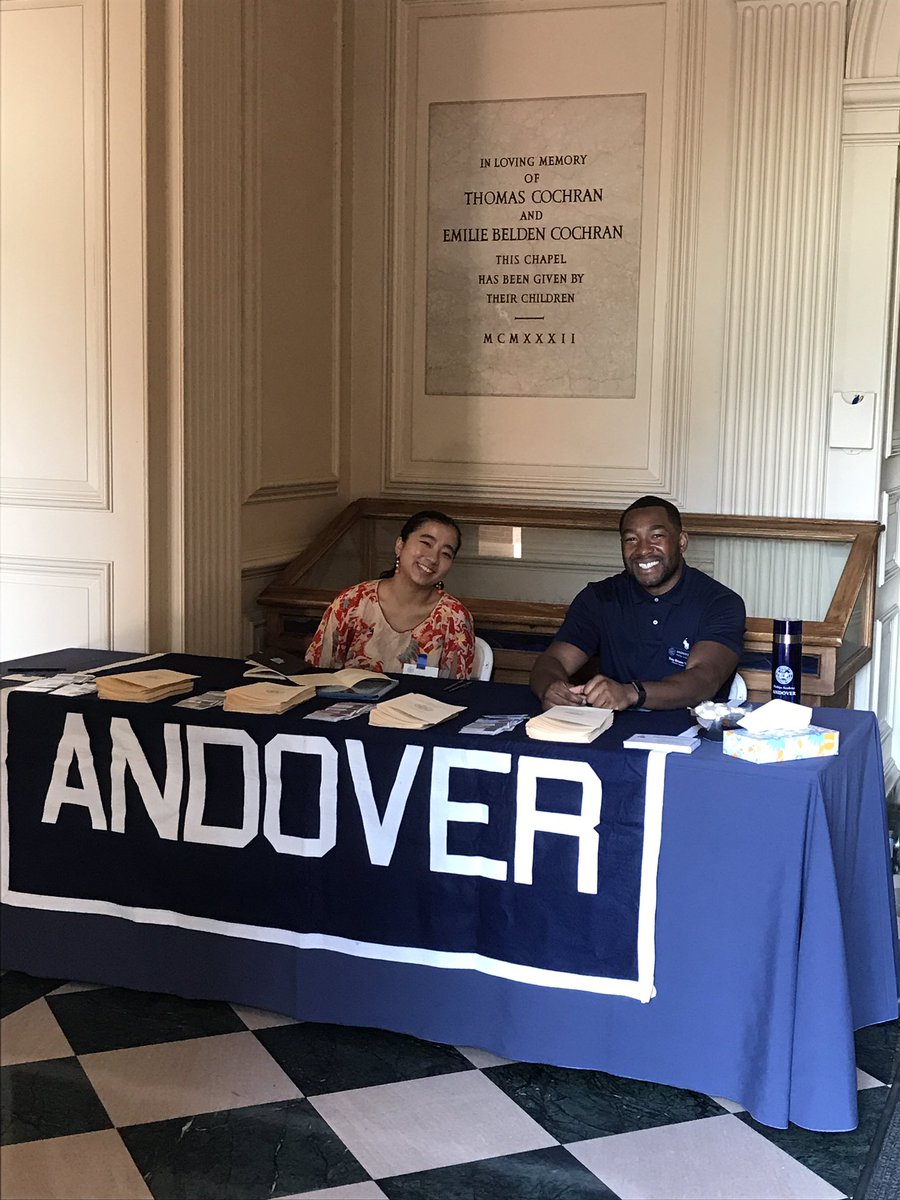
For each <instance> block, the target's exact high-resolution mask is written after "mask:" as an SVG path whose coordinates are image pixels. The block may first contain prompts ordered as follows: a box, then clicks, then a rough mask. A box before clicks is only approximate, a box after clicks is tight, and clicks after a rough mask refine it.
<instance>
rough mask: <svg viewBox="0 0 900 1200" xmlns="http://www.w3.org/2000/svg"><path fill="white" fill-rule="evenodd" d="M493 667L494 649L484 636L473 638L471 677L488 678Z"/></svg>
mask: <svg viewBox="0 0 900 1200" xmlns="http://www.w3.org/2000/svg"><path fill="white" fill-rule="evenodd" d="M493 669H494V651H493V650H492V649H491V648H490V646H489V645H488V644H487V642H486V641H485V640H484V638H480V637H477V638H476V639H475V655H474V658H473V660H472V678H473V679H490V677H491V672H492V671H493Z"/></svg>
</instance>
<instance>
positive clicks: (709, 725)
mask: <svg viewBox="0 0 900 1200" xmlns="http://www.w3.org/2000/svg"><path fill="white" fill-rule="evenodd" d="M716 708H717V709H722V710H723V711H721V712H716V713H715V714H714V715H708V714H705V713H701V712H698V711H697V709H696V708H692V709H691V713H692V715H693V717H694V720H695V721H696V722H697V724H698V725H699V726H700V729H701V733H702V736H703V737H705V738H708V739H709V740H710V741H712V742H721V740H722V735H723V734H724V732H725V730H726V729H736V728H737V726H738V723H739V722H740V720H741V718H742V717H745V716H746V715H747V713H748V712H749V711H750V708H749V706H748V705H728V706H727V707H726V706H725V705H723V704H719V705H716Z"/></svg>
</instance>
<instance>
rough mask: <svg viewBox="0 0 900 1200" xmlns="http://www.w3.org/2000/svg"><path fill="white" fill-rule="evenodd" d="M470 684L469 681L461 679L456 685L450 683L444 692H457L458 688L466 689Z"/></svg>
mask: <svg viewBox="0 0 900 1200" xmlns="http://www.w3.org/2000/svg"><path fill="white" fill-rule="evenodd" d="M471 682H472V681H471V679H461V680H460V681H459V682H458V683H451V684H450V686H449V687H448V688H446V689H445V690H446V691H448V692H457V691H459V689H460V688H464V687H468V686H469V684H470V683H471Z"/></svg>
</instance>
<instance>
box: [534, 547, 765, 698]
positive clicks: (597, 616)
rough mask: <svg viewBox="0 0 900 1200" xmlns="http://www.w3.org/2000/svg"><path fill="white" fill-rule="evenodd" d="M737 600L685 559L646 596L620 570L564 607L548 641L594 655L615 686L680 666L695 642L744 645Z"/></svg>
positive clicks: (733, 647) (738, 648)
mask: <svg viewBox="0 0 900 1200" xmlns="http://www.w3.org/2000/svg"><path fill="white" fill-rule="evenodd" d="M745 615H746V614H745V612H744V602H743V600H742V599H741V598H740V596H739V595H738V594H737V593H736V592H733V591H732V590H731V589H730V588H727V587H725V585H724V584H721V583H718V582H717V581H716V580H715V579H711V578H710V577H709V575H704V574H703V572H702V571H698V570H697V569H696V567H689V566H688V565H687V564H685V567H684V574H683V575H682V577H681V579H679V581H678V583H676V585H675V587H673V588H672V589H671V590H670V591H668V592H665V593H663V595H662V596H651V594H650V593H649V592H648V591H646V590H645V589H644V588H642V587H641V586H640V584H639V583H636V582H635V580H634V579H632V577H631V576H630V575H629V574H628V573H627V572H626V571H622V572H621V573H620V574H619V575H611V576H610V577H609V579H601V580H600V581H599V582H598V583H589V584H588V585H587V587H586V588H583V589H582V590H581V591H580V592H579V593H578V595H577V596H576V597H575V599H574V600H573V601H572V603H571V605H570V606H569V611H568V612H567V613H566V619H565V620H564V621H563V623H562V626H561V628H560V630H559V633H558V634H557V635H556V637H555V638H554V641H557V642H570V643H571V644H572V645H573V646H577V647H578V648H579V650H583V651H584V652H585V654H587V656H588V657H589V658H597V659H598V660H599V670H600V673H601V674H602V675H608V676H609V677H610V678H611V679H615V680H617V681H618V682H619V683H628V682H629V681H630V680H632V679H640V680H654V679H663V678H665V676H666V675H672V674H673V673H674V672H675V671H683V670H684V668H685V667H686V666H687V660H688V655H689V654H690V652H691V647H692V646H693V645H694V643H695V642H721V644H722V645H723V646H727V647H728V649H729V650H733V651H734V652H735V654H740V653H741V651H742V650H743V646H744V620H745Z"/></svg>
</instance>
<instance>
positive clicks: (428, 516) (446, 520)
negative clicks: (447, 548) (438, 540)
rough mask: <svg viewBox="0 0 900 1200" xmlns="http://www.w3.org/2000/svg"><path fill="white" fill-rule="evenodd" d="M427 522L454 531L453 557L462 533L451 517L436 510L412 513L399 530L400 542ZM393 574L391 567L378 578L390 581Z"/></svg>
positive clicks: (424, 509)
mask: <svg viewBox="0 0 900 1200" xmlns="http://www.w3.org/2000/svg"><path fill="white" fill-rule="evenodd" d="M429 521H434V523H435V524H436V525H446V526H447V527H448V528H449V529H455V530H456V549H455V550H454V551H453V554H454V557H455V556H456V555H457V554H458V553H459V548H460V546H461V545H462V532H461V531H460V528H459V526H458V525H457V523H456V522H455V521H454V520H453V518H452V517H448V516H447V514H446V513H442V512H438V511H437V509H436V508H423V509H422V511H421V512H417V513H413V515H412V516H411V517H410V518H409V520H408V521H407V522H406V524H405V525H404V526H403V528H402V529H401V530H400V541H401V542H405V541H406V539H407V538H408V537H409V535H410V534H411V533H415V532H416V530H417V529H421V527H422V526H423V525H427V524H428V522H429ZM393 574H394V567H393V566H392V567H389V568H388V569H387V570H386V571H382V572H381V574H380V575H379V576H378V578H379V579H390V578H391V577H392V576H393Z"/></svg>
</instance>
